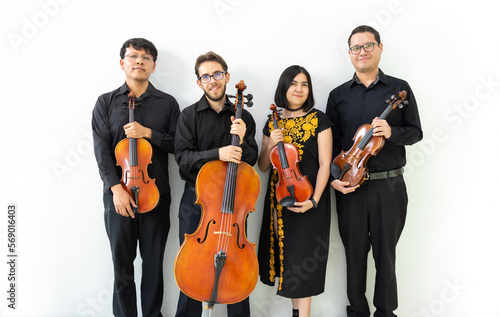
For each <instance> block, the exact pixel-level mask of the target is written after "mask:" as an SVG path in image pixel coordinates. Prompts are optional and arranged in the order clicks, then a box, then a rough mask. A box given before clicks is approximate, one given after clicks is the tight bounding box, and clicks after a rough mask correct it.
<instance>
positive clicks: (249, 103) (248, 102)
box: [245, 100, 253, 107]
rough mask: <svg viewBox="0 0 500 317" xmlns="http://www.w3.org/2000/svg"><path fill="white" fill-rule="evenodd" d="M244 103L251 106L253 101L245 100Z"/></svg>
mask: <svg viewBox="0 0 500 317" xmlns="http://www.w3.org/2000/svg"><path fill="white" fill-rule="evenodd" d="M245 104H246V105H247V106H249V107H251V106H253V101H251V100H249V101H247V102H245Z"/></svg>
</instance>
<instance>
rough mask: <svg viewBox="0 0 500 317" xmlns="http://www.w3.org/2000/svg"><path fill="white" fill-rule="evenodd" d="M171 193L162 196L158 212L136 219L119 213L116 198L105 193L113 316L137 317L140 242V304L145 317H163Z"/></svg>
mask: <svg viewBox="0 0 500 317" xmlns="http://www.w3.org/2000/svg"><path fill="white" fill-rule="evenodd" d="M169 213H170V193H168V194H164V195H161V197H160V202H159V203H158V206H156V208H155V209H153V210H151V211H149V212H147V213H144V214H137V215H136V217H135V218H131V217H123V216H121V215H119V214H117V213H116V211H115V206H114V204H113V195H111V194H104V222H105V225H106V232H107V234H108V238H109V242H110V245H111V253H112V256H113V268H114V289H113V315H114V316H115V317H136V316H137V304H136V303H137V297H136V289H135V282H134V259H135V258H136V254H137V243H139V251H140V255H141V258H142V280H141V303H142V305H141V306H142V314H143V316H144V317H146V316H148V317H161V316H162V314H161V312H160V310H161V306H162V302H163V254H164V251H165V244H166V242H167V236H168V231H169V229H170V218H169Z"/></svg>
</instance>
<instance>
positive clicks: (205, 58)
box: [194, 51, 227, 77]
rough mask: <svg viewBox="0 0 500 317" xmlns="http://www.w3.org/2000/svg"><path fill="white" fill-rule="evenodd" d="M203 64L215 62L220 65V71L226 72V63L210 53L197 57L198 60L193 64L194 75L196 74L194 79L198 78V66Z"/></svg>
mask: <svg viewBox="0 0 500 317" xmlns="http://www.w3.org/2000/svg"><path fill="white" fill-rule="evenodd" d="M205 62H217V63H219V64H221V66H222V70H223V71H225V72H227V64H226V61H225V60H224V59H223V58H222V57H221V56H220V55H217V54H215V53H214V52H212V51H210V52H206V53H205V54H202V55H200V56H198V58H197V59H196V63H195V64H194V73H195V74H196V77H200V74H199V72H198V69H199V68H200V65H201V64H202V63H205Z"/></svg>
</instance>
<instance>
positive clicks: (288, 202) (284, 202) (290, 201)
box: [280, 196, 297, 207]
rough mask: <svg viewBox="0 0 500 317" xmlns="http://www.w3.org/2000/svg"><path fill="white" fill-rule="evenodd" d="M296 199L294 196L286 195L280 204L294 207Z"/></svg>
mask: <svg viewBox="0 0 500 317" xmlns="http://www.w3.org/2000/svg"><path fill="white" fill-rule="evenodd" d="M296 201H297V200H295V198H294V197H293V196H286V197H285V198H283V199H282V200H281V201H280V205H281V206H283V207H292V206H293V205H295V202H296Z"/></svg>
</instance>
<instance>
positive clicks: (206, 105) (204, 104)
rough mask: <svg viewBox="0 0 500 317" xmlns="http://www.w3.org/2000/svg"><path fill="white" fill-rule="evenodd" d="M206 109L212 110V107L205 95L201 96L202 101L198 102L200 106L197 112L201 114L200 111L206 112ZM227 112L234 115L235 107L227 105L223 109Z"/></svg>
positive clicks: (197, 107) (197, 106)
mask: <svg viewBox="0 0 500 317" xmlns="http://www.w3.org/2000/svg"><path fill="white" fill-rule="evenodd" d="M227 100H228V99H227V96H226V101H227ZM206 109H212V107H210V104H209V103H208V100H207V97H206V96H205V95H203V96H201V99H200V101H198V104H197V105H196V111H197V112H200V111H203V110H206ZM226 110H229V111H231V112H233V113H234V107H233V106H231V105H228V104H226V105H225V106H224V108H223V109H222V111H226Z"/></svg>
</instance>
